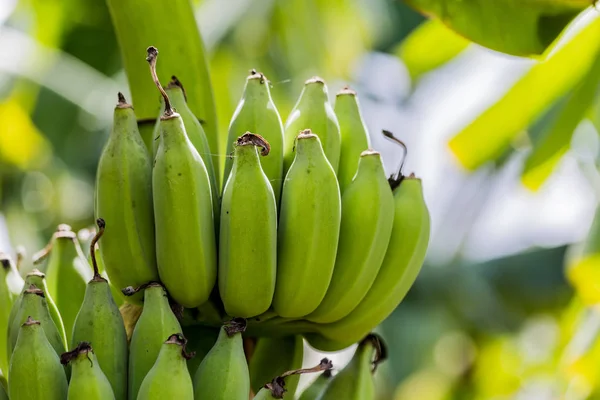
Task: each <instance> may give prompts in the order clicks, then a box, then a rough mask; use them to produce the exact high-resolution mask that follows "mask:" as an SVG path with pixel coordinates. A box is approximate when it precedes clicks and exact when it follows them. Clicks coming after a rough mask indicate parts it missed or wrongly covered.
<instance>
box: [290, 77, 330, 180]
mask: <svg viewBox="0 0 600 400" xmlns="http://www.w3.org/2000/svg"><path fill="white" fill-rule="evenodd" d="M304 129H310V130H312V131H313V133H314V134H316V135H317V136H319V139H321V144H322V145H323V150H324V151H325V155H326V156H327V159H328V160H329V163H330V164H331V166H332V167H333V170H334V171H335V172H336V173H337V170H338V165H339V161H340V146H341V136H340V126H339V124H338V120H337V118H336V116H335V113H334V112H333V108H332V107H331V104H329V98H328V97H327V85H326V84H325V81H323V79H321V78H319V77H314V78H311V79H309V80H307V81H306V82H305V83H304V89H303V90H302V93H300V98H299V99H298V102H297V103H296V105H295V106H294V109H293V110H292V112H291V113H290V115H289V116H288V119H287V121H286V122H285V134H284V151H283V173H284V174H286V173H287V170H288V169H289V168H290V166H291V165H292V162H293V161H294V145H295V142H296V136H297V135H298V132H300V131H302V130H304Z"/></svg>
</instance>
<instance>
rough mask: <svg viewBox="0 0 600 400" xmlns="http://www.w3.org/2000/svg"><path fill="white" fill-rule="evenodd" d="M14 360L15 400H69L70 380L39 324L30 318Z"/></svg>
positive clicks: (10, 378) (12, 391)
mask: <svg viewBox="0 0 600 400" xmlns="http://www.w3.org/2000/svg"><path fill="white" fill-rule="evenodd" d="M18 337H19V339H18V340H17V345H16V347H15V351H14V353H13V355H12V357H11V360H10V373H9V375H8V388H9V392H8V394H9V397H10V399H11V400H34V399H36V400H37V399H44V400H65V399H66V398H67V390H68V387H67V376H66V375H65V370H64V368H63V367H62V365H60V361H59V357H58V355H57V354H56V351H55V350H54V349H53V348H52V345H51V344H50V343H49V342H48V339H47V338H46V335H45V334H44V329H43V327H42V326H41V325H40V322H39V321H35V320H33V319H32V318H30V317H29V318H27V320H26V321H25V323H24V324H23V326H22V327H21V329H20V333H19V334H18Z"/></svg>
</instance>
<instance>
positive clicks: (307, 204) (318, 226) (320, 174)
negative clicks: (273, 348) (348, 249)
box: [273, 130, 342, 318]
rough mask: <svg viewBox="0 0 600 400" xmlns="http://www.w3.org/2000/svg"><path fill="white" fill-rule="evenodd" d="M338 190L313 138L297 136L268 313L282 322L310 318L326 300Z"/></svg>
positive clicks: (335, 240)
mask: <svg viewBox="0 0 600 400" xmlns="http://www.w3.org/2000/svg"><path fill="white" fill-rule="evenodd" d="M341 208H342V206H341V200H340V190H339V187H338V183H337V179H336V176H335V172H333V168H331V165H330V164H329V162H328V161H327V158H326V157H325V153H323V148H322V147H321V142H320V140H319V138H318V137H317V135H314V134H313V133H311V131H310V130H305V131H303V132H302V133H300V134H299V135H298V138H297V143H296V157H295V159H294V162H293V164H292V166H291V167H290V169H289V171H288V173H287V175H286V177H285V183H284V184H283V196H282V200H281V210H280V214H279V229H278V248H277V282H276V285H275V296H274V297H273V309H274V310H275V312H276V313H277V314H279V315H280V316H282V317H287V318H297V317H303V316H305V315H308V314H310V313H311V312H313V311H314V310H315V309H316V308H317V307H318V306H319V304H320V303H321V301H322V300H323V297H325V293H326V292H327V288H328V287H329V282H330V281H331V276H332V274H333V267H334V264H335V257H336V250H337V245H338V238H339V235H340V219H341Z"/></svg>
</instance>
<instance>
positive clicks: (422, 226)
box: [309, 171, 430, 347]
mask: <svg viewBox="0 0 600 400" xmlns="http://www.w3.org/2000/svg"><path fill="white" fill-rule="evenodd" d="M390 184H391V186H392V187H393V190H394V207H395V212H394V222H393V228H392V236H391V238H390V242H389V245H388V249H387V251H386V254H385V258H384V259H383V263H382V264H381V268H380V269H379V273H378V274H377V278H376V279H375V282H374V283H373V285H372V286H371V288H370V289H369V292H368V293H367V295H366V296H365V297H364V298H363V299H362V301H361V302H360V304H359V305H358V306H357V307H356V308H355V309H354V310H352V312H351V313H350V314H349V315H347V316H346V317H344V318H343V319H341V320H339V321H336V322H334V323H332V324H325V325H319V326H318V331H319V332H320V333H321V334H322V335H324V336H326V337H328V338H330V339H336V340H341V341H343V342H344V343H347V344H350V343H353V342H356V341H358V340H360V338H361V337H362V336H365V335H366V334H367V333H368V332H370V331H371V330H372V329H373V328H375V327H376V326H377V325H379V324H380V323H381V322H382V321H383V320H384V319H386V318H387V317H388V315H390V314H391V313H392V311H394V309H395V308H396V307H397V306H398V304H400V302H401V301H402V299H403V298H404V296H405V295H406V293H407V292H408V290H409V289H410V287H411V286H412V284H413V283H414V281H415V279H416V278H417V275H418V274H419V271H420V270H421V266H422V265H423V261H424V259H425V254H426V252H427V245H428V243H429V233H430V217H429V211H428V210H427V204H426V203H425V199H424V198H423V188H422V185H421V180H420V179H418V178H415V176H414V175H413V174H411V175H410V176H408V177H404V176H402V174H401V171H399V172H398V174H397V175H396V177H392V178H390ZM309 340H310V339H309ZM314 342H316V340H311V344H313V345H314V344H317V347H319V345H318V343H314Z"/></svg>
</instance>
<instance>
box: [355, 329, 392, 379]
mask: <svg viewBox="0 0 600 400" xmlns="http://www.w3.org/2000/svg"><path fill="white" fill-rule="evenodd" d="M358 345H359V346H366V345H371V346H373V349H375V355H374V357H373V360H372V361H371V364H372V372H375V370H377V367H378V366H379V364H381V363H382V362H384V361H385V360H386V359H387V354H388V351H387V345H386V344H385V342H384V341H383V338H382V337H381V336H380V335H378V334H376V333H369V334H368V335H367V336H366V337H365V338H364V339H363V340H361V341H360V343H359V344H358Z"/></svg>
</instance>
